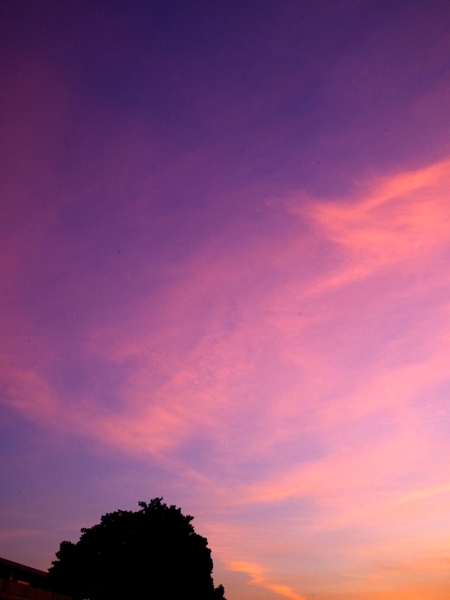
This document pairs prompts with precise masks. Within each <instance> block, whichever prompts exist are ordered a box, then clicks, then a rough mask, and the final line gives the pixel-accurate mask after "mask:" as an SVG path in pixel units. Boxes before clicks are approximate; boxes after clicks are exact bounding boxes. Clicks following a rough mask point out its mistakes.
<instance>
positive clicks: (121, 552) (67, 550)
mask: <svg viewBox="0 0 450 600" xmlns="http://www.w3.org/2000/svg"><path fill="white" fill-rule="evenodd" d="M162 500H163V499H162V498H154V499H153V500H151V501H150V503H149V504H146V503H145V502H139V506H140V507H141V510H138V511H136V512H132V511H123V510H118V511H116V512H113V513H107V514H106V515H104V516H103V517H102V518H101V521H100V523H99V524H98V525H94V526H93V527H90V528H83V529H82V530H81V533H82V535H81V537H80V540H79V541H78V542H77V543H76V544H73V543H72V542H67V541H64V542H61V545H60V549H59V551H58V552H57V553H56V558H57V560H55V561H53V563H52V565H53V566H52V567H50V569H49V572H48V578H49V583H51V584H52V585H53V588H54V589H55V590H56V589H57V590H58V591H60V592H62V593H66V594H68V595H70V596H72V597H74V598H75V599H89V600H126V599H127V598H142V599H143V600H144V599H145V598H148V599H153V598H154V599H155V600H156V599H158V600H159V599H160V598H164V599H166V600H175V599H176V600H181V599H186V600H188V599H191V598H193V599H194V598H195V600H225V598H224V596H223V594H224V589H223V586H221V585H219V586H218V587H217V588H214V583H213V579H212V569H213V561H212V559H211V550H210V549H209V548H208V540H207V539H206V538H204V537H202V536H201V535H198V534H197V533H195V531H194V528H193V526H192V525H191V521H192V519H193V517H191V516H185V515H183V514H182V513H181V509H179V508H176V507H175V506H167V505H166V504H164V503H163V502H162Z"/></svg>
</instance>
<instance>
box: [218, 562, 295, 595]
mask: <svg viewBox="0 0 450 600" xmlns="http://www.w3.org/2000/svg"><path fill="white" fill-rule="evenodd" d="M228 567H229V568H230V569H231V570H232V571H239V572H241V573H247V575H249V577H250V581H249V582H248V583H249V584H250V585H257V586H259V587H263V588H266V589H268V590H271V591H272V592H275V593H276V594H280V595H281V596H285V597H286V598H289V599H290V600H306V599H305V598H304V597H303V596H299V595H298V594H295V593H294V592H293V591H292V590H291V588H289V587H287V586H284V585H276V584H271V583H268V581H267V578H266V577H265V576H264V574H263V569H262V567H260V566H259V565H257V564H255V563H248V562H240V561H232V562H230V563H229V565H228Z"/></svg>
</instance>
